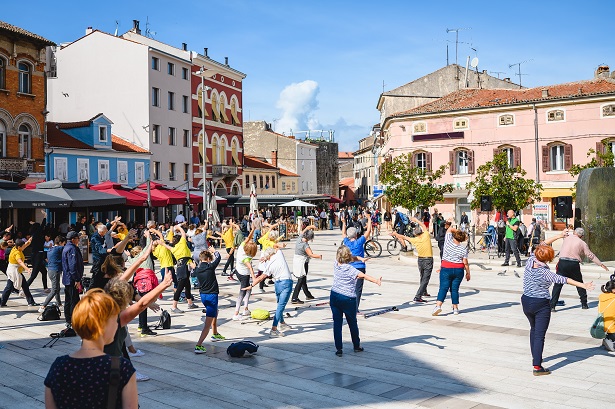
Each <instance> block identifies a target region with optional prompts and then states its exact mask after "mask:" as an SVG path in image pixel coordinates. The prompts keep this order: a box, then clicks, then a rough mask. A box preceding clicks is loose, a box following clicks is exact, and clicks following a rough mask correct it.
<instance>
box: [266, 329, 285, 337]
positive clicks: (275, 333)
mask: <svg viewBox="0 0 615 409" xmlns="http://www.w3.org/2000/svg"><path fill="white" fill-rule="evenodd" d="M283 336H284V333H283V332H280V331H278V330H277V329H272V330H271V332H270V333H269V337H270V338H279V337H283Z"/></svg>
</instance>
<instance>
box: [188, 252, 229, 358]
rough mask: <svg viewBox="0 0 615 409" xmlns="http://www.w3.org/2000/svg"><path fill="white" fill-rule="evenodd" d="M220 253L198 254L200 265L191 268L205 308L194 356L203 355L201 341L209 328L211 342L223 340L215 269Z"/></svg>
mask: <svg viewBox="0 0 615 409" xmlns="http://www.w3.org/2000/svg"><path fill="white" fill-rule="evenodd" d="M220 259H221V258H220V253H218V252H217V251H216V252H213V248H212V247H210V248H209V250H203V251H201V253H199V260H200V263H199V265H198V266H196V264H195V263H192V268H193V269H195V270H194V272H193V273H192V274H193V275H194V276H196V278H197V279H198V282H199V285H200V289H199V293H200V295H201V302H202V303H203V305H204V306H205V325H203V330H202V331H201V336H200V337H199V340H198V341H197V343H196V346H195V347H194V353H195V354H204V353H205V352H206V351H207V349H206V348H205V347H204V346H203V341H205V338H207V334H208V333H209V328H210V327H212V326H213V330H214V333H213V335H212V336H211V340H212V341H220V340H224V339H225V338H224V337H223V336H222V335H220V333H219V332H218V294H219V293H220V290H219V288H218V280H217V279H216V267H218V264H220Z"/></svg>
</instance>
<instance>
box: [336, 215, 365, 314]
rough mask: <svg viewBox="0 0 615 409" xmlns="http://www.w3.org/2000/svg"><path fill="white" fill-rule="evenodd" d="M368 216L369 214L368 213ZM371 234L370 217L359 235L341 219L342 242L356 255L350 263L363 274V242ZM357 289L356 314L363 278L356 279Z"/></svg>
mask: <svg viewBox="0 0 615 409" xmlns="http://www.w3.org/2000/svg"><path fill="white" fill-rule="evenodd" d="M368 216H369V215H368ZM371 234H372V218H371V217H368V218H367V228H366V229H365V233H364V234H363V235H362V236H361V237H357V236H358V231H357V229H356V228H355V227H349V228H348V229H346V221H345V220H343V221H342V237H343V238H344V240H343V242H342V244H343V245H344V246H346V247H348V248H349V249H350V252H351V253H352V255H353V256H355V257H356V259H355V260H353V261H351V262H350V264H351V265H352V266H353V267H354V268H356V269H357V270H359V271H360V272H362V273H363V274H365V263H364V262H363V261H362V260H361V259H362V258H363V257H365V242H366V241H367V239H369V236H370V235H371ZM356 285H357V289H356V291H355V293H356V299H357V314H361V313H360V312H359V304H360V303H361V295H362V294H363V280H356Z"/></svg>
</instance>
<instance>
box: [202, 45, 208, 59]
mask: <svg viewBox="0 0 615 409" xmlns="http://www.w3.org/2000/svg"><path fill="white" fill-rule="evenodd" d="M203 55H204V56H205V57H209V56H208V55H207V47H205V48H203Z"/></svg>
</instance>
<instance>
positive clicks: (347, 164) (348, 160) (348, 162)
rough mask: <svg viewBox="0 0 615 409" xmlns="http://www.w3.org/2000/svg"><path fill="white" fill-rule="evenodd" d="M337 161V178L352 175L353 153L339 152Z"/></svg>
mask: <svg viewBox="0 0 615 409" xmlns="http://www.w3.org/2000/svg"><path fill="white" fill-rule="evenodd" d="M337 163H338V167H339V179H340V180H342V179H346V178H351V177H354V153H353V152H339V153H338V154H337Z"/></svg>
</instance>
